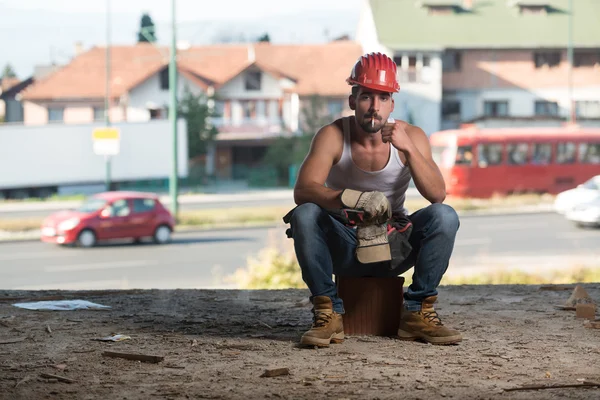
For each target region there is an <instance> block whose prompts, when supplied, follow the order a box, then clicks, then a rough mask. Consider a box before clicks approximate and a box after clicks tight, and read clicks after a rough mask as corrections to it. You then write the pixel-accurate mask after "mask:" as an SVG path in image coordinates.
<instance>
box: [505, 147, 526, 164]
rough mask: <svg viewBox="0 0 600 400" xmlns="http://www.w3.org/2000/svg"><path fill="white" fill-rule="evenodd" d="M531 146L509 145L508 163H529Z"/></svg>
mask: <svg viewBox="0 0 600 400" xmlns="http://www.w3.org/2000/svg"><path fill="white" fill-rule="evenodd" d="M528 150H529V146H528V145H527V143H511V144H509V145H508V163H509V164H512V165H522V164H526V163H527V158H528V154H527V152H528Z"/></svg>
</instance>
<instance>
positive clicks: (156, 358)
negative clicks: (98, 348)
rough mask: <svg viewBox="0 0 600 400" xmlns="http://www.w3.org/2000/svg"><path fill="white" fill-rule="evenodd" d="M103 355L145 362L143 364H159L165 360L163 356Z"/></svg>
mask: <svg viewBox="0 0 600 400" xmlns="http://www.w3.org/2000/svg"><path fill="white" fill-rule="evenodd" d="M102 355H103V356H105V357H114V358H125V359H127V360H134V361H143V362H150V363H159V362H161V361H163V360H164V359H165V358H164V357H162V356H149V355H145V354H133V353H117V352H114V351H105V352H103V353H102Z"/></svg>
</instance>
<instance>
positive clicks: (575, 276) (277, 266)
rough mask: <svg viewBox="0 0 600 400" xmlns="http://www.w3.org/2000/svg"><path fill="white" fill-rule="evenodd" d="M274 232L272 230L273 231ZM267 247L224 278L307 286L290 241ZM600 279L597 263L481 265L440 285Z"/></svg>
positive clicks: (252, 285) (256, 284) (259, 285)
mask: <svg viewBox="0 0 600 400" xmlns="http://www.w3.org/2000/svg"><path fill="white" fill-rule="evenodd" d="M273 233H275V232H273ZM269 243H270V244H269V246H268V247H266V248H264V249H262V250H261V251H259V253H258V254H257V256H255V257H249V258H248V259H247V265H246V267H244V268H239V269H238V270H237V271H236V272H235V273H234V274H232V275H229V276H228V277H226V278H225V281H226V282H227V283H233V284H235V285H236V287H237V288H239V289H287V288H295V289H306V284H304V282H303V281H302V273H301V270H300V265H299V264H298V261H297V259H296V255H295V252H294V246H293V240H291V239H286V238H285V237H281V234H280V233H279V234H277V236H274V237H272V238H271V240H270V242H269ZM413 272H414V270H413V269H412V268H411V269H410V270H408V271H407V272H406V273H404V274H402V276H403V277H404V278H405V287H408V286H410V285H411V283H412V274H413ZM593 282H600V264H598V265H597V266H581V265H573V266H565V267H564V268H561V269H560V270H559V269H549V270H544V271H539V272H538V271H536V272H526V271H523V270H519V269H506V268H497V269H490V268H487V267H486V268H482V269H481V272H479V271H477V272H474V273H466V274H461V273H454V272H452V271H449V272H448V273H447V274H446V275H445V276H444V278H443V279H442V282H441V285H444V286H455V285H541V284H573V283H593Z"/></svg>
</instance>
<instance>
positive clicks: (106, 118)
mask: <svg viewBox="0 0 600 400" xmlns="http://www.w3.org/2000/svg"><path fill="white" fill-rule="evenodd" d="M105 58H106V60H105V63H106V71H105V74H106V80H105V85H106V88H105V89H106V90H105V96H104V124H105V126H106V127H107V128H108V127H109V126H110V0H106V56H105ZM104 162H105V164H106V190H107V191H109V190H110V166H111V165H110V156H109V155H105V156H104Z"/></svg>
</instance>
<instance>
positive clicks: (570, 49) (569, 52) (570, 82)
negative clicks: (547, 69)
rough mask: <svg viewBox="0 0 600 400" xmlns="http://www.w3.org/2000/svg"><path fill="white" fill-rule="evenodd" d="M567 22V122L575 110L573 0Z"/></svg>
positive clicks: (571, 119) (570, 3)
mask: <svg viewBox="0 0 600 400" xmlns="http://www.w3.org/2000/svg"><path fill="white" fill-rule="evenodd" d="M568 18H569V22H568V31H569V33H568V43H567V58H568V60H569V69H568V85H569V88H568V93H569V94H568V97H569V122H570V123H573V122H574V120H575V110H574V109H573V0H569V16H568Z"/></svg>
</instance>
